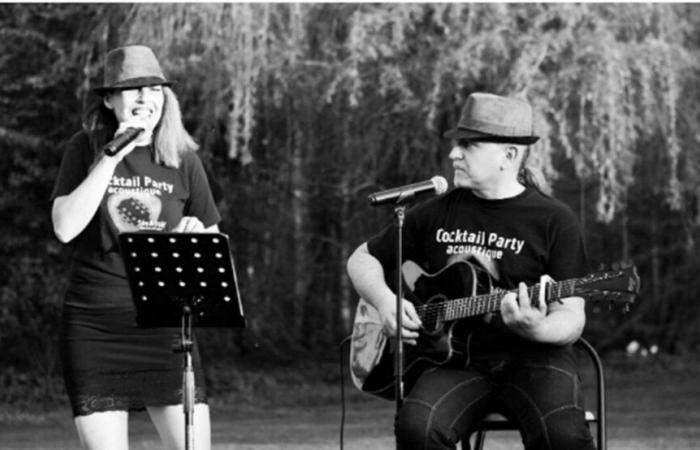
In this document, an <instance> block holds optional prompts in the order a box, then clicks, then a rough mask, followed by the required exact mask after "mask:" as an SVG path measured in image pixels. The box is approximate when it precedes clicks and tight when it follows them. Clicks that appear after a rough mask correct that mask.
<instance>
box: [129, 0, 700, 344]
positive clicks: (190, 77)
mask: <svg viewBox="0 0 700 450" xmlns="http://www.w3.org/2000/svg"><path fill="white" fill-rule="evenodd" d="M695 15H697V11H696V8H693V7H692V6H688V5H662V4H649V5H605V4H595V5H588V4H582V5H576V4H521V5H518V4H354V5H311V4H303V5H277V4H274V5H265V4H232V5H224V4H222V5H218V4H215V5H137V6H136V7H135V9H134V12H133V20H132V22H131V26H130V28H129V32H128V33H126V34H125V36H128V39H129V40H131V41H134V40H136V41H144V42H153V43H154V46H155V47H157V50H158V53H159V54H162V55H167V56H165V57H164V59H165V61H166V62H165V64H166V66H168V69H170V70H169V72H170V73H174V74H175V75H176V76H177V77H178V78H180V79H181V80H182V82H183V89H184V91H183V94H184V95H183V97H184V102H183V103H184V104H185V114H186V115H187V116H188V117H189V118H190V121H191V122H192V125H193V126H194V127H195V129H196V134H197V136H198V137H199V139H200V141H202V142H204V143H205V147H206V146H209V147H210V148H212V150H211V154H210V156H209V157H210V158H211V159H212V161H213V167H212V169H213V171H214V172H215V173H216V174H217V177H216V181H215V184H218V185H219V189H220V191H221V192H222V193H221V202H220V203H221V205H222V209H223V210H224V211H225V212H226V213H227V214H228V216H229V217H231V218H232V219H233V220H234V221H235V222H236V225H235V227H236V228H235V230H232V231H234V233H238V235H239V237H240V239H241V241H246V242H247V243H246V244H244V245H245V249H246V250H245V251H244V252H243V253H244V254H245V255H247V256H245V260H246V264H245V270H246V274H248V275H249V280H248V281H249V282H250V286H251V289H253V290H252V291H251V293H252V294H253V296H254V297H255V299H256V304H255V306H254V308H255V312H256V313H260V317H266V318H272V320H270V321H269V322H270V323H276V321H277V320H278V319H284V320H288V321H289V322H290V323H289V327H287V328H286V332H285V333H286V334H284V333H283V334H284V339H296V340H299V339H300V338H302V337H303V335H305V334H308V333H309V332H310V331H309V330H311V329H313V327H311V326H310V325H309V323H310V322H309V320H310V319H309V317H315V318H316V319H318V321H319V323H320V322H321V320H320V319H323V320H325V321H326V323H328V324H329V325H327V326H328V327H330V328H331V329H329V330H327V332H326V333H325V334H324V335H326V336H327V337H330V336H332V335H333V331H332V329H333V328H339V329H343V330H347V321H348V319H349V316H350V309H351V306H352V299H351V298H350V297H351V290H350V289H349V287H348V286H347V281H346V279H345V276H344V271H343V268H342V264H338V263H337V261H334V264H333V265H332V266H333V268H329V267H328V261H329V260H341V261H342V260H344V259H345V258H346V257H347V255H348V254H349V251H351V250H352V248H353V247H354V246H355V245H357V244H359V243H360V242H361V241H362V240H364V239H366V238H367V237H368V236H369V235H370V234H372V233H373V232H375V231H376V230H377V229H378V228H379V227H380V226H381V224H382V223H385V221H386V220H388V216H387V214H386V212H383V211H368V210H367V205H366V200H365V195H366V194H367V193H368V192H371V191H372V190H374V189H380V188H383V187H386V186H390V185H394V184H400V183H404V182H408V181H411V180H415V179H420V178H424V177H428V176H431V175H433V174H434V173H435V172H438V173H443V174H444V175H449V168H448V167H446V165H445V164H444V162H445V160H446V149H447V145H448V144H447V143H445V142H444V141H442V140H441V139H440V136H441V134H442V133H443V132H444V130H445V129H447V128H448V127H450V126H452V125H453V124H454V123H455V122H456V120H457V117H458V114H459V110H460V107H461V105H462V103H463V101H464V99H465V98H466V96H467V95H468V94H469V93H470V92H473V91H477V90H485V91H491V92H496V93H500V94H505V95H510V96H514V97H520V98H524V99H527V100H529V101H530V102H531V103H532V104H533V105H534V107H535V111H536V125H537V128H538V131H539V133H540V134H541V136H542V139H541V141H540V142H539V143H538V144H537V145H536V146H534V148H533V152H532V157H531V158H530V161H529V164H530V165H531V166H532V167H533V168H535V169H536V170H537V171H539V172H540V173H541V174H542V175H543V176H542V179H543V180H545V182H546V183H547V182H548V183H549V185H547V186H545V187H546V188H549V189H552V187H553V186H556V185H557V183H561V182H566V181H567V179H572V180H574V181H575V182H576V183H577V185H578V192H579V195H578V198H576V199H572V200H571V201H572V206H576V207H577V209H578V210H579V214H580V218H581V221H582V222H583V223H584V224H585V225H586V229H591V230H592V232H596V230H598V231H599V230H603V231H602V232H603V233H605V234H607V235H612V236H615V237H617V240H619V243H618V242H615V243H614V245H612V249H614V250H615V251H617V252H618V253H617V255H613V256H610V255H606V256H605V257H604V258H603V259H606V260H613V261H615V260H617V261H634V260H637V261H641V263H642V264H646V263H645V262H644V261H645V258H647V259H648V261H649V264H648V267H646V266H645V270H646V271H647V273H648V274H649V277H648V278H649V280H650V281H651V282H650V283H648V286H649V291H648V293H649V297H650V298H651V300H650V301H648V302H646V303H644V305H656V306H645V308H646V309H642V310H641V311H642V312H643V314H641V317H642V319H639V320H647V319H644V317H645V314H654V313H655V312H658V311H659V308H662V306H661V305H664V304H665V302H666V297H665V295H664V290H665V286H666V283H665V282H664V277H665V271H664V269H663V262H664V258H662V257H661V256H658V255H657V256H655V252H656V254H658V253H659V251H660V249H662V248H664V246H666V243H665V241H664V240H665V239H667V238H665V236H668V232H667V231H666V228H665V227H664V225H663V224H662V223H661V219H662V218H664V217H665V216H666V214H665V211H669V212H671V213H672V214H678V215H679V217H681V218H686V219H687V218H688V217H690V216H689V215H691V216H693V220H684V222H683V223H684V224H685V226H684V228H683V230H684V236H685V239H684V243H685V249H686V254H690V253H691V252H690V250H691V249H693V248H694V235H695V234H696V232H697V226H696V224H697V220H696V216H697V212H696V211H697V203H698V189H699V188H698V186H697V182H696V180H697V177H694V176H693V174H695V173H697V164H696V160H697V156H695V154H694V153H693V152H692V151H691V149H692V148H694V146H695V145H696V143H697V136H696V134H697V132H695V131H694V130H696V129H697V125H696V122H694V121H692V120H690V119H687V117H688V116H687V114H680V118H679V111H683V110H684V109H691V110H692V111H693V114H695V116H696V117H697V111H696V108H695V107H694V106H693V105H692V104H691V102H689V101H687V100H686V99H685V98H684V95H683V94H682V93H683V92H684V91H685V90H687V89H689V87H692V86H695V85H694V83H693V81H692V78H691V77H690V75H693V74H694V72H693V71H694V70H697V55H696V48H695V47H693V42H692V40H691V38H692V36H691V33H692V30H693V29H694V28H693V23H692V20H691V19H690V18H692V17H694V16H695ZM146 25H147V26H146ZM185 84H186V86H185ZM684 103H685V104H686V105H685V106H683V104H684ZM684 120H685V121H684ZM680 162H688V163H690V164H679V163H680ZM562 180H563V181H562ZM635 186H637V187H638V186H651V187H653V188H651V190H652V191H653V192H652V193H651V194H653V201H654V202H655V204H657V205H658V206H659V207H658V208H657V209H655V210H654V211H655V213H654V214H655V215H654V214H652V215H651V216H649V215H648V214H645V213H646V212H647V211H644V210H643V208H641V210H640V205H631V204H630V202H631V198H632V197H635V196H636V195H637V194H638V192H637V190H635V189H637V188H635ZM555 194H556V192H555ZM635 198H636V197H635ZM241 205H245V207H246V209H247V210H248V211H249V212H246V213H245V214H241V213H240V209H239V207H240V206H241ZM312 205H313V206H312ZM693 211H695V212H693ZM679 220H682V219H679ZM640 221H642V222H643V223H641V224H640V223H639V222H640ZM644 221H646V222H644ZM261 224H264V225H263V226H261ZM630 228H632V230H631V229H630ZM640 228H642V229H643V230H641V231H640ZM631 233H632V234H634V235H630V234H631ZM640 236H650V239H651V241H652V245H651V246H648V245H645V244H641V243H640V242H638V240H639V237H640ZM592 239H593V238H592ZM608 243H609V240H608ZM601 245H602V244H601ZM644 247H646V248H647V249H648V248H649V247H651V249H652V250H651V251H650V252H649V255H645V254H644V253H643V252H642V250H641V249H642V248H644ZM607 251H608V252H609V251H610V249H608V250H607ZM271 278H276V279H279V280H280V281H281V284H279V285H277V286H275V287H278V288H279V289H275V287H272V286H270V285H268V284H267V283H269V280H270V279H271ZM253 286H255V287H254V288H253ZM319 289H320V290H324V291H326V292H330V294H327V295H321V294H320V293H319ZM280 292H282V293H283V295H282V297H280V295H279V293H280ZM645 292H647V291H645ZM333 297H338V298H339V299H340V300H338V299H334V298H333ZM334 302H335V303H334ZM338 302H339V303H338ZM339 304H340V306H341V307H340V313H339V315H338V314H336V313H335V312H333V309H332V308H333V307H336V308H337V306H338V305H339ZM316 319H314V320H316ZM338 320H340V322H338ZM305 323H306V324H307V325H305ZM257 329H258V331H259V332H260V333H261V334H262V333H264V332H265V331H266V325H264V324H262V323H260V324H258V326H257ZM336 333H337V332H336Z"/></svg>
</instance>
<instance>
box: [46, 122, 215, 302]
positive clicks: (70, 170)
mask: <svg viewBox="0 0 700 450" xmlns="http://www.w3.org/2000/svg"><path fill="white" fill-rule="evenodd" d="M94 161H95V157H94V153H93V151H92V150H91V148H90V146H89V142H88V138H87V135H86V134H85V133H83V132H80V133H77V134H76V135H74V136H73V137H72V138H71V139H70V140H69V141H68V142H67V145H66V149H65V152H64V154H63V160H62V162H61V166H60V168H59V171H58V177H57V179H56V183H55V186H54V190H53V193H52V194H51V199H52V200H53V199H55V198H56V197H59V196H62V195H67V194H70V193H71V192H72V191H73V190H74V189H75V188H76V187H78V185H79V184H80V183H82V181H83V180H84V179H85V178H86V177H87V175H88V173H89V171H90V168H91V166H92V164H94ZM184 216H194V217H197V218H199V220H201V221H202V223H203V224H204V226H205V227H210V226H212V225H214V224H216V223H218V222H219V221H220V220H221V216H220V215H219V212H218V210H217V208H216V204H215V203H214V199H213V197H212V194H211V189H210V188H209V183H208V180H207V177H206V173H205V172H204V168H203V166H202V163H201V161H200V159H199V157H198V156H197V154H196V153H194V152H186V153H184V154H183V155H182V161H181V164H180V166H179V167H178V168H172V167H166V166H164V165H161V164H156V163H155V161H154V159H153V153H152V149H151V147H136V148H135V149H134V150H133V151H132V152H131V153H129V154H128V155H127V156H126V157H125V158H124V159H123V160H122V161H121V162H120V163H119V164H118V165H117V167H116V169H115V170H114V174H113V175H112V178H111V180H110V183H109V186H108V187H107V191H106V192H105V195H104V197H103V198H102V202H101V203H100V207H99V208H98V211H97V213H96V214H95V215H94V217H93V218H92V220H91V221H90V223H89V224H88V225H87V227H86V228H85V229H84V230H83V231H82V232H81V233H80V234H79V235H78V236H77V237H76V238H75V239H74V240H73V241H72V242H71V246H72V254H71V257H72V261H73V265H72V269H71V274H70V281H69V286H68V292H67V295H66V303H67V304H69V305H71V306H76V307H81V308H100V307H129V308H130V307H132V302H131V294H130V291H129V286H128V281H127V278H126V271H125V268H124V263H123V260H122V258H121V254H120V253H119V247H118V238H117V236H118V235H119V233H122V232H126V231H139V230H144V231H170V230H172V228H173V227H175V226H176V225H177V224H178V222H179V221H180V219H181V218H182V217H184Z"/></svg>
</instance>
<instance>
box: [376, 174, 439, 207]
mask: <svg viewBox="0 0 700 450" xmlns="http://www.w3.org/2000/svg"><path fill="white" fill-rule="evenodd" d="M445 192H447V180H446V179H445V178H444V177H441V176H434V177H433V178H431V179H430V180H428V181H421V182H419V183H413V184H407V185H406V186H400V187H396V188H392V189H387V190H385V191H379V192H375V193H374V194H370V196H369V202H370V204H371V205H372V206H379V205H384V204H385V203H393V204H396V205H398V204H401V203H403V202H405V201H406V200H409V199H412V198H414V197H415V196H417V195H421V194H438V195H439V194H444V193H445Z"/></svg>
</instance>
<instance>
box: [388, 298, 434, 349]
mask: <svg viewBox="0 0 700 450" xmlns="http://www.w3.org/2000/svg"><path fill="white" fill-rule="evenodd" d="M402 305H403V307H402V309H403V316H402V317H401V325H402V327H401V328H402V330H401V339H402V340H403V342H404V343H406V344H409V345H416V343H417V340H418V335H419V333H418V330H420V328H421V326H422V325H423V324H422V322H421V320H420V317H418V313H416V309H415V308H414V307H413V303H411V302H409V301H408V300H406V299H403V303H402ZM379 313H380V314H381V317H382V322H383V325H384V332H385V333H386V335H387V336H389V337H395V336H396V322H397V321H396V300H395V299H394V300H393V301H391V302H386V303H385V306H384V308H382V309H381V310H380V311H379Z"/></svg>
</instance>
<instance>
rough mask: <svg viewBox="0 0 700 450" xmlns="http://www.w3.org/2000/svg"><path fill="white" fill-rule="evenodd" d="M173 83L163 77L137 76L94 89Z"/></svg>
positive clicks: (100, 90)
mask: <svg viewBox="0 0 700 450" xmlns="http://www.w3.org/2000/svg"><path fill="white" fill-rule="evenodd" d="M172 84H173V83H172V82H171V81H168V80H165V79H163V78H161V77H153V76H149V77H136V78H129V79H126V80H122V81H118V82H116V83H113V84H112V85H110V86H102V87H99V88H95V89H94V90H95V91H97V92H104V91H109V90H114V89H129V88H137V87H144V86H156V85H163V86H171V85H172Z"/></svg>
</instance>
